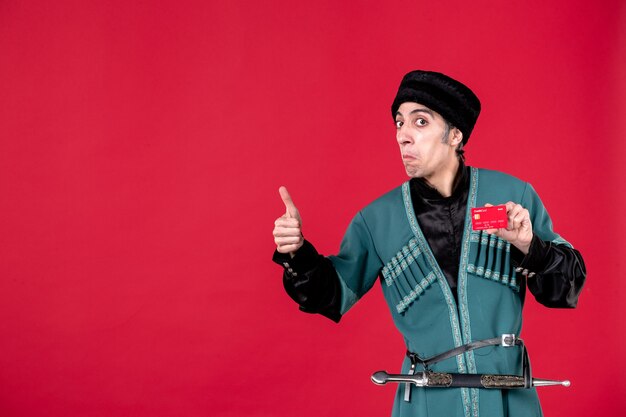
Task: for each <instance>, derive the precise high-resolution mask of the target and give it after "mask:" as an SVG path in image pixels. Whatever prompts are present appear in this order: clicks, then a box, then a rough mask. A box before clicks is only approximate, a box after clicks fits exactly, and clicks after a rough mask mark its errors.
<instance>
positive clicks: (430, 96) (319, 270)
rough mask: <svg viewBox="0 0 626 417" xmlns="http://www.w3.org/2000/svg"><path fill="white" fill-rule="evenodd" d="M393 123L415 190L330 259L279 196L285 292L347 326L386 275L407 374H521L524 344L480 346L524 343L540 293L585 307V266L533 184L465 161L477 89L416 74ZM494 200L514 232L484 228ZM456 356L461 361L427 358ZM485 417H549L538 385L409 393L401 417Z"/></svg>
mask: <svg viewBox="0 0 626 417" xmlns="http://www.w3.org/2000/svg"><path fill="white" fill-rule="evenodd" d="M391 113H392V116H393V117H394V121H395V124H396V139H397V141H398V145H399V146H400V152H401V155H402V161H403V163H404V166H405V169H406V172H407V174H408V176H409V177H410V180H409V181H408V182H406V183H404V184H403V185H402V186H400V187H398V188H396V189H394V190H392V191H390V192H389V193H387V194H385V195H383V196H382V197H380V198H378V199H377V200H375V201H374V202H372V203H371V204H369V205H368V206H367V207H365V208H364V209H362V210H361V211H360V212H359V213H357V215H356V216H355V217H354V219H353V220H352V222H351V223H350V226H349V227H348V230H347V232H346V234H345V236H344V239H343V241H342V244H341V248H340V252H339V254H338V255H336V256H329V257H323V256H321V255H319V254H318V253H317V251H316V250H315V248H314V247H313V245H311V243H310V242H308V241H306V240H304V238H303V237H302V233H301V223H302V222H301V219H300V215H299V213H298V210H297V208H296V206H295V205H294V203H293V201H292V200H291V197H290V196H289V193H288V192H287V190H286V189H285V188H284V187H281V188H280V195H281V198H282V199H283V201H284V203H285V207H286V213H285V215H283V216H281V217H280V218H278V219H277V220H276V222H275V228H274V233H273V234H274V239H275V243H276V245H277V249H276V252H275V254H274V261H275V262H277V263H279V264H281V265H282V266H283V267H284V268H285V271H284V276H283V280H284V285H285V289H286V291H287V293H288V294H289V295H290V296H291V297H292V298H293V299H294V300H295V301H296V302H297V303H298V304H299V305H300V309H301V310H303V311H306V312H311V313H319V314H322V315H324V316H326V317H328V318H330V319H332V320H334V321H336V322H338V321H339V320H340V318H341V316H342V315H343V314H345V313H346V312H347V311H348V309H349V308H350V307H351V306H352V305H354V303H355V302H356V301H357V300H358V299H360V298H361V297H362V296H363V295H364V294H365V293H366V292H367V291H368V290H369V289H370V288H371V287H372V286H373V285H374V283H375V281H376V280H377V279H378V278H379V279H380V282H381V287H382V290H383V294H384V296H385V299H386V301H387V303H388V305H389V308H390V311H391V315H392V318H393V320H394V322H395V324H396V326H397V328H398V330H399V331H400V332H401V333H402V334H403V336H404V339H405V343H406V345H407V349H408V352H409V353H408V354H407V357H406V358H405V360H404V363H403V366H402V373H412V372H418V371H422V370H424V369H430V370H433V371H438V372H450V373H469V374H515V375H520V374H521V373H522V371H523V369H522V363H523V360H522V358H523V356H524V355H523V349H522V348H520V346H519V343H518V345H517V346H507V345H505V344H504V343H502V344H500V343H495V344H492V345H490V346H488V347H486V348H483V349H471V348H470V346H472V345H470V343H472V342H476V341H485V340H498V339H497V338H498V337H500V336H501V335H507V334H513V335H519V334H520V330H521V322H522V320H521V317H522V306H523V303H524V298H525V292H526V288H527V287H528V289H529V290H530V292H531V293H532V294H533V295H534V297H535V298H536V299H537V301H539V302H540V303H542V304H544V305H546V306H548V307H561V308H573V307H575V306H576V303H577V301H578V295H579V293H580V290H581V288H582V285H583V282H584V280H585V275H586V272H585V266H584V263H583V260H582V257H581V256H580V254H579V252H578V251H576V250H575V249H573V248H572V246H571V245H570V244H569V243H568V242H567V241H565V240H564V239H562V238H561V237H560V236H559V235H558V234H556V233H555V232H554V231H553V230H552V222H551V220H550V217H549V216H548V213H547V212H546V210H545V208H544V206H543V204H542V203H541V200H540V199H539V197H538V196H537V194H536V193H535V191H534V189H533V188H532V186H531V185H530V184H528V183H525V182H523V181H520V180H518V179H516V178H514V177H511V176H509V175H506V174H503V173H500V172H496V171H490V170H484V169H477V168H473V167H469V166H466V165H465V163H464V157H463V146H465V144H466V143H467V141H468V139H469V138H470V134H471V132H472V129H473V127H474V124H475V123H476V120H477V118H478V114H479V113H480V101H479V100H478V98H477V97H476V95H475V94H474V93H473V92H472V91H471V90H470V89H469V88H468V87H466V86H465V85H463V84H462V83H460V82H458V81H456V80H454V79H452V78H450V77H448V76H446V75H444V74H440V73H437V72H429V71H412V72H410V73H408V74H407V75H406V76H405V77H404V78H403V80H402V82H401V84H400V87H399V89H398V93H397V95H396V98H395V99H394V101H393V103H392V106H391ZM491 204H494V205H498V204H505V205H506V211H507V222H508V224H507V227H506V228H501V229H491V230H485V231H480V230H472V224H471V219H470V213H471V210H470V209H471V208H473V207H483V206H489V205H491ZM457 348H458V350H456V351H455V350H454V349H457ZM449 351H452V352H454V353H455V354H454V355H452V356H450V355H448V356H450V357H446V358H443V359H441V360H434V361H431V362H429V361H428V358H434V357H437V356H438V355H440V354H442V353H445V352H449ZM526 369H527V368H526ZM480 415H482V416H489V417H493V416H540V415H542V413H541V407H540V405H539V401H538V398H537V394H536V391H535V389H534V388H529V389H517V390H498V389H495V390H491V389H489V390H488V389H477V388H432V389H429V388H418V387H414V386H410V385H405V384H402V385H399V386H398V390H397V393H396V399H395V402H394V407H393V416H447V417H449V416H464V417H470V416H480Z"/></svg>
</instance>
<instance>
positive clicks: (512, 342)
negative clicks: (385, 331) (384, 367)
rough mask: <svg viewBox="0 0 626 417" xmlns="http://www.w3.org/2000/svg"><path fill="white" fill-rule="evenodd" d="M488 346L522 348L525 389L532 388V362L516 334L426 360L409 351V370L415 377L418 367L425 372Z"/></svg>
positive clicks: (406, 393)
mask: <svg viewBox="0 0 626 417" xmlns="http://www.w3.org/2000/svg"><path fill="white" fill-rule="evenodd" d="M487 346H504V347H514V346H520V347H521V349H522V377H523V378H524V387H525V388H530V387H531V386H532V381H533V379H532V375H531V370H530V361H529V360H528V350H527V349H526V346H525V345H524V341H523V340H522V339H520V338H517V337H515V335H514V334H503V335H502V336H501V337H494V338H492V339H484V340H477V341H475V342H470V343H467V344H465V345H463V346H459V347H456V348H454V349H450V350H448V351H446V352H443V353H440V354H438V355H435V356H432V357H430V358H426V359H423V358H421V357H420V356H419V355H418V354H417V353H413V352H411V351H408V350H407V352H406V355H407V356H408V357H409V359H410V360H411V369H410V370H409V375H413V374H414V373H415V368H416V367H417V365H421V366H423V367H424V370H428V369H429V366H431V365H434V364H436V363H438V362H441V361H443V360H446V359H449V358H452V357H454V356H458V355H461V354H463V353H465V352H469V351H472V350H475V349H480V348H484V347H487ZM410 385H411V384H409V383H407V384H406V387H405V391H404V400H405V401H409V400H410V395H411V387H410Z"/></svg>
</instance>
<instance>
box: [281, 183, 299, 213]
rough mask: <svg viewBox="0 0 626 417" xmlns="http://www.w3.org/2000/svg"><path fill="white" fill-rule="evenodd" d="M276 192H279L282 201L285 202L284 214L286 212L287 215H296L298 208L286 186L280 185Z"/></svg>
mask: <svg viewBox="0 0 626 417" xmlns="http://www.w3.org/2000/svg"><path fill="white" fill-rule="evenodd" d="M278 192H279V193H280V198H282V200H283V203H284V204H285V214H287V216H288V217H298V209H297V208H296V205H295V204H294V203H293V200H292V199H291V196H290V195H289V191H287V188H286V187H282V186H281V187H280V188H279V189H278Z"/></svg>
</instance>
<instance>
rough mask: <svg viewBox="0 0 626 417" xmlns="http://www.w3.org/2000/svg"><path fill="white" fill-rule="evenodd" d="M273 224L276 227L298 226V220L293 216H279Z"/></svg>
mask: <svg viewBox="0 0 626 417" xmlns="http://www.w3.org/2000/svg"><path fill="white" fill-rule="evenodd" d="M274 226H277V227H300V221H299V220H298V219H294V218H293V217H285V216H281V217H279V218H277V219H276V221H275V222H274Z"/></svg>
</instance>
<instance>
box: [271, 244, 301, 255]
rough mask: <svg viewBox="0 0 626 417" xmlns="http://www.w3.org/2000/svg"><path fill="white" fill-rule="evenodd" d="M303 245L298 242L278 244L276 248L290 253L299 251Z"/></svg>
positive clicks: (281, 251) (280, 251)
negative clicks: (294, 243)
mask: <svg viewBox="0 0 626 417" xmlns="http://www.w3.org/2000/svg"><path fill="white" fill-rule="evenodd" d="M301 246H302V245H300V244H296V245H285V246H278V247H277V248H276V250H277V251H278V252H279V253H290V252H295V251H297V250H298V249H300V247H301Z"/></svg>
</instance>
